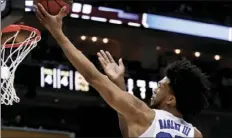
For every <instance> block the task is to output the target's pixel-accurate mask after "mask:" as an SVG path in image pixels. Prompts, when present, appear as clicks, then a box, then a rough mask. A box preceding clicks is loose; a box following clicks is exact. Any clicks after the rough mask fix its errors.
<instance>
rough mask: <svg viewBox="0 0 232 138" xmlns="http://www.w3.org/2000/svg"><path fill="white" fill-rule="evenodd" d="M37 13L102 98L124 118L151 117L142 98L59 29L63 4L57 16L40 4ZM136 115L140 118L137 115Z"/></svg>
mask: <svg viewBox="0 0 232 138" xmlns="http://www.w3.org/2000/svg"><path fill="white" fill-rule="evenodd" d="M36 14H37V17H38V19H39V20H40V22H41V23H42V24H43V25H44V26H45V27H46V28H47V29H48V30H49V31H50V33H51V34H52V35H53V37H54V38H55V39H56V41H57V42H58V44H59V45H60V46H61V48H62V49H63V51H64V53H65V55H66V56H67V57H68V59H69V60H70V62H71V63H72V64H73V65H74V67H75V68H76V69H77V70H78V71H79V72H80V73H81V74H82V75H83V76H84V77H85V79H86V80H87V81H88V82H89V83H90V85H91V86H93V87H94V88H95V89H96V90H97V91H98V92H99V93H100V95H101V96H102V97H103V99H104V100H105V101H106V102H107V103H108V104H109V105H110V106H111V107H112V108H114V109H115V110H116V111H117V112H119V113H121V114H123V115H124V116H125V117H126V119H127V120H131V121H132V120H133V121H138V122H139V123H141V122H143V123H147V120H148V117H154V112H153V111H151V109H150V108H148V107H147V106H146V104H144V103H143V102H141V101H139V100H138V99H136V98H135V97H134V96H132V95H131V94H129V93H125V92H123V91H122V90H121V89H120V88H118V87H117V86H116V85H115V84H114V83H113V82H111V81H110V80H109V79H108V78H107V77H106V76H105V75H103V74H101V73H100V72H99V71H98V70H97V68H96V67H95V66H94V65H93V64H92V63H91V62H90V61H89V60H88V59H87V58H86V57H85V56H84V55H83V54H82V52H81V51H79V50H78V49H76V48H75V46H74V45H73V44H72V43H71V42H70V41H69V39H68V38H67V37H66V36H65V35H64V34H63V32H62V18H63V17H64V16H65V15H66V12H65V8H62V9H61V11H60V13H59V14H58V15H56V16H52V15H50V14H49V13H48V12H47V11H45V9H44V8H43V7H42V5H40V4H38V7H36ZM138 118H139V119H138Z"/></svg>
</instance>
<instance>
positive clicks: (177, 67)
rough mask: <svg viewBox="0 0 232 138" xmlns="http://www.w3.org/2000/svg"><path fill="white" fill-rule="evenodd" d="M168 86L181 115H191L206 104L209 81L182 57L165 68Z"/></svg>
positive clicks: (199, 110)
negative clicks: (168, 80) (168, 81)
mask: <svg viewBox="0 0 232 138" xmlns="http://www.w3.org/2000/svg"><path fill="white" fill-rule="evenodd" d="M165 75H166V76H167V77H168V78H169V79H170V87H171V89H172V90H173V92H174V95H175V97H176V108H177V110H178V111H179V112H180V113H181V114H182V115H183V116H193V115H195V114H197V113H199V112H201V110H202V109H203V108H204V107H205V106H206V105H208V98H209V97H208V96H209V90H210V82H209V81H208V79H207V77H206V75H205V74H203V73H202V71H201V70H200V69H199V68H198V67H197V66H195V65H193V64H191V63H190V61H188V60H186V59H184V60H179V61H176V62H174V63H171V64H170V65H168V66H167V68H166V69H165Z"/></svg>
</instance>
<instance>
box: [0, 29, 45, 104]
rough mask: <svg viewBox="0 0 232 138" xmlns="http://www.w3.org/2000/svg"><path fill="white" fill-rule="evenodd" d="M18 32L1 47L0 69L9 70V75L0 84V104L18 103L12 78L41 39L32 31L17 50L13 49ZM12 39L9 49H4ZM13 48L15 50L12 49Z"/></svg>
mask: <svg viewBox="0 0 232 138" xmlns="http://www.w3.org/2000/svg"><path fill="white" fill-rule="evenodd" d="M19 32H20V30H19V31H17V32H16V33H15V34H14V35H13V36H12V37H10V38H8V39H7V40H6V41H5V42H4V44H3V45H2V46H1V51H0V52H1V67H6V68H8V70H9V72H8V73H9V74H7V78H5V79H2V82H1V89H2V91H3V92H1V104H5V105H13V101H15V102H16V103H18V102H19V101H20V99H19V97H18V96H17V95H16V91H15V88H14V78H15V71H16V69H17V67H18V65H19V63H21V62H22V60H23V59H24V58H25V57H26V56H27V55H28V53H29V52H30V51H31V50H32V49H33V48H35V47H36V46H37V42H38V41H40V39H41V37H40V36H37V34H36V32H35V31H32V32H31V34H30V36H29V37H28V38H27V39H26V40H24V42H22V43H21V44H20V46H18V47H17V48H15V47H13V46H14V44H15V40H16V38H17V36H18V34H19ZM12 39H13V42H12V44H11V47H10V48H5V47H4V45H6V44H7V43H8V42H9V41H11V40H12ZM14 48H15V49H14ZM6 50H9V51H10V52H9V55H8V56H7V57H6V56H5V53H6ZM14 54H16V55H17V56H16V58H15V59H12V57H13V55H14ZM5 57H6V58H5ZM8 62H10V63H11V64H10V65H9V66H7V63H8Z"/></svg>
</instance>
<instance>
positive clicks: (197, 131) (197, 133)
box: [194, 129, 203, 138]
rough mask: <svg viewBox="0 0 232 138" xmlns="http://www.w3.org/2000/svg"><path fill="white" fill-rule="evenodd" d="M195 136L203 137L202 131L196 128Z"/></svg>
mask: <svg viewBox="0 0 232 138" xmlns="http://www.w3.org/2000/svg"><path fill="white" fill-rule="evenodd" d="M194 138H203V136H202V134H201V132H200V131H199V130H197V129H194Z"/></svg>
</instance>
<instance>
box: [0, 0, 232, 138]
mask: <svg viewBox="0 0 232 138" xmlns="http://www.w3.org/2000/svg"><path fill="white" fill-rule="evenodd" d="M1 4H2V5H3V6H2V7H1V8H2V9H1V13H2V17H1V18H2V23H1V25H2V28H3V27H6V26H7V25H9V24H25V25H29V26H32V27H35V28H37V29H39V30H40V31H41V33H42V40H41V41H40V43H39V44H38V46H37V47H36V48H35V49H34V50H33V51H32V52H31V53H30V54H29V55H28V57H27V58H26V59H25V60H24V61H23V62H22V63H21V64H20V66H19V67H18V69H17V71H16V78H15V87H16V89H17V94H18V96H19V97H20V98H21V100H20V103H19V104H14V105H13V106H4V105H2V106H1V109H2V112H1V123H2V124H1V126H2V133H5V134H6V133H10V134H11V135H12V137H13V135H14V136H20V137H26V136H32V135H33V136H35V135H36V136H39V137H51V138H52V137H56V138H57V137H120V136H121V134H120V130H119V126H118V118H117V114H116V112H115V111H114V110H112V109H111V108H110V107H109V106H108V105H106V103H105V102H104V101H103V100H102V98H101V97H100V96H99V95H98V93H97V92H96V91H95V90H94V89H93V88H92V87H90V86H89V85H88V83H87V82H86V81H85V79H84V78H83V77H82V76H81V75H80V74H79V73H78V72H77V71H76V70H75V69H74V68H73V66H72V65H71V64H70V63H69V62H68V60H67V59H66V57H65V56H64V55H63V53H62V51H61V49H60V48H59V47H58V46H57V44H56V42H55V41H54V39H53V38H52V37H51V35H50V34H49V33H48V32H47V31H46V30H45V29H44V28H43V27H42V26H41V25H40V24H39V22H38V21H37V19H36V17H35V15H34V13H33V11H32V8H33V0H6V1H5V0H1ZM64 30H65V32H66V35H67V36H68V37H69V38H70V39H71V40H72V42H73V43H74V44H75V46H76V47H78V48H79V49H81V50H82V51H83V53H85V54H86V55H88V57H89V59H91V61H92V62H93V63H94V64H95V65H96V66H98V67H99V70H102V69H101V68H100V64H99V63H98V60H97V58H96V53H97V52H98V51H99V50H101V49H103V50H108V51H109V52H110V53H112V55H113V56H114V57H115V59H118V58H120V57H122V58H123V60H124V63H125V66H126V67H127V73H126V76H125V77H126V84H127V89H128V91H129V92H130V93H132V94H134V95H136V96H137V97H139V98H140V99H142V100H144V101H145V102H149V99H150V96H151V90H152V88H155V87H156V85H157V81H158V80H159V79H160V78H161V77H163V74H162V72H163V69H164V67H165V66H166V65H167V64H168V63H170V62H172V61H175V60H177V59H182V58H187V59H189V60H191V61H192V62H193V63H195V64H196V65H198V66H199V67H200V68H201V69H202V70H203V71H204V72H206V74H207V75H209V76H210V80H211V82H212V88H211V89H212V98H211V101H210V106H209V107H208V108H207V109H206V110H205V111H204V112H202V113H201V114H200V115H199V116H197V117H196V118H195V119H194V120H192V122H193V124H194V125H196V126H197V127H198V128H199V129H200V130H201V131H202V133H203V135H204V136H205V137H208V138H209V137H224V138H229V137H232V133H231V128H232V126H231V124H232V100H231V97H232V70H231V67H232V64H231V63H232V62H231V61H232V4H231V3H229V2H228V3H225V2H192V3H190V2H189V3H187V2H171V1H170V2H167V1H166V2H165V1H164V2H142V1H141V2H135V1H134V2H132V1H127V2H122V1H120V2H110V1H108V2H101V1H90V0H88V1H87V2H85V1H77V0H75V1H74V3H73V6H72V12H71V14H70V15H69V16H68V17H67V18H66V19H65V21H64ZM196 102H197V99H196ZM32 133H33V134H32Z"/></svg>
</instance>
